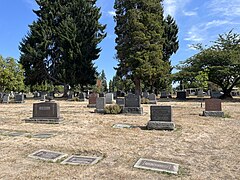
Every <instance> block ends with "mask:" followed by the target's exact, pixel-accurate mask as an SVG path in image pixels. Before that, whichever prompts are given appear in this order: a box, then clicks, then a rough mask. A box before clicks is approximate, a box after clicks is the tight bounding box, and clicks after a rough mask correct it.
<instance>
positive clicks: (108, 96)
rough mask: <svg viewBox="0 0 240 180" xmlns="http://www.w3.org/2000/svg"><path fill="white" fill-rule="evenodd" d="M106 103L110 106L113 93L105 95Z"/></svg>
mask: <svg viewBox="0 0 240 180" xmlns="http://www.w3.org/2000/svg"><path fill="white" fill-rule="evenodd" d="M106 103H107V104H112V103H113V93H107V94H106Z"/></svg>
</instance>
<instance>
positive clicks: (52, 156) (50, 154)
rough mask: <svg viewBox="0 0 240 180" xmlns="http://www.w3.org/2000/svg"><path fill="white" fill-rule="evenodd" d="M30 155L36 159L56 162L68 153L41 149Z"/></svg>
mask: <svg viewBox="0 0 240 180" xmlns="http://www.w3.org/2000/svg"><path fill="white" fill-rule="evenodd" d="M28 156H29V157H31V158H34V159H40V160H45V161H51V162H56V161H58V160H60V159H62V158H64V157H66V156H67V154H64V153H61V152H55V151H49V150H44V149H41V150H39V151H36V152H34V153H32V154H30V155H28Z"/></svg>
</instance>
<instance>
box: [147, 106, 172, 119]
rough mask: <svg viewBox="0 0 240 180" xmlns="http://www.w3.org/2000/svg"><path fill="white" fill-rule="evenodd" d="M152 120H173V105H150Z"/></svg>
mask: <svg viewBox="0 0 240 180" xmlns="http://www.w3.org/2000/svg"><path fill="white" fill-rule="evenodd" d="M150 114H151V121H164V122H171V121H172V107H171V106H151V107H150Z"/></svg>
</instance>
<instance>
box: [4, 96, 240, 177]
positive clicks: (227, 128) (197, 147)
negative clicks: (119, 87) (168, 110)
mask: <svg viewBox="0 0 240 180" xmlns="http://www.w3.org/2000/svg"><path fill="white" fill-rule="evenodd" d="M34 102H38V101H36V100H35V101H34V100H27V101H26V103H24V104H0V114H1V115H0V129H2V130H11V131H23V132H28V133H30V134H33V133H39V132H53V133H55V134H56V136H54V137H51V138H48V139H38V138H31V137H30V136H20V137H9V136H4V135H0V179H6V180H9V179H64V180H66V179H114V180H118V179H194V180H197V179H227V180H229V179H240V131H239V129H240V103H239V102H224V103H223V104H222V106H223V111H224V112H225V113H227V114H228V115H230V117H228V118H214V117H202V116H199V114H200V113H202V111H203V108H201V107H200V102H194V101H188V102H158V105H172V106H173V119H174V121H175V124H176V126H177V129H176V130H175V131H149V130H145V129H144V128H143V127H144V126H145V125H146V123H147V122H148V121H149V118H150V115H149V109H150V108H149V107H150V105H143V108H144V112H145V114H144V115H143V116H126V115H123V114H121V115H103V114H96V113H93V111H94V109H90V108H87V107H86V105H87V102H68V101H58V103H59V104H60V111H61V116H62V117H63V118H64V121H63V123H61V124H59V125H48V124H31V123H25V122H24V121H22V120H23V119H26V118H29V117H31V116H32V104H33V103H34ZM115 123H127V124H132V125H136V126H139V128H133V129H114V128H112V125H113V124H115ZM39 149H48V150H53V151H60V152H63V153H67V154H69V155H71V154H81V155H97V156H103V157H104V158H103V160H101V161H100V162H99V163H97V164H95V165H93V166H72V165H61V164H60V163H50V162H45V161H41V160H35V159H31V158H29V157H28V155H29V154H31V153H33V152H34V151H37V150H39ZM141 157H142V158H149V159H155V160H161V161H168V162H174V163H178V164H180V171H179V174H178V175H169V174H166V173H159V172H154V171H148V170H141V169H136V168H133V165H134V164H135V162H136V161H137V160H138V159H139V158H141Z"/></svg>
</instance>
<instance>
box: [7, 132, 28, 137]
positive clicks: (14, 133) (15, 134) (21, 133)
mask: <svg viewBox="0 0 240 180" xmlns="http://www.w3.org/2000/svg"><path fill="white" fill-rule="evenodd" d="M24 134H25V133H24V132H10V133H8V134H7V135H8V136H12V137H16V136H22V135H24Z"/></svg>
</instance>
